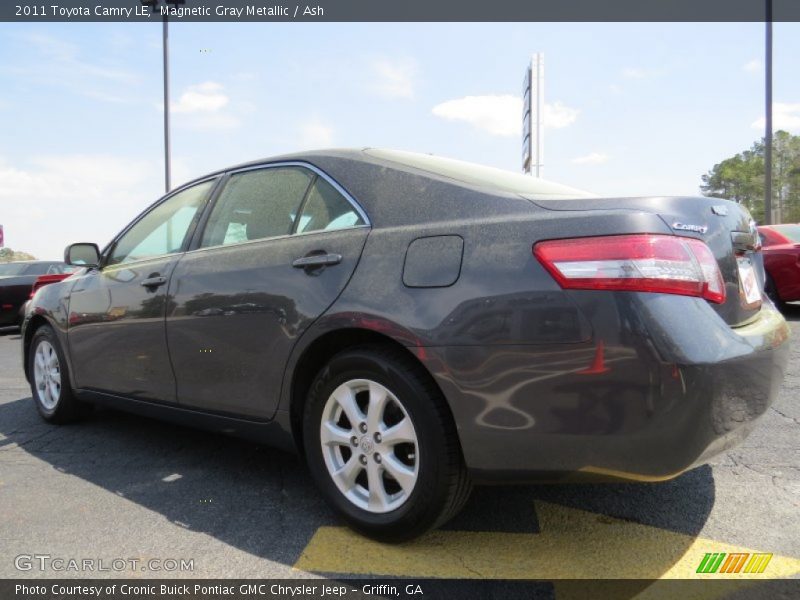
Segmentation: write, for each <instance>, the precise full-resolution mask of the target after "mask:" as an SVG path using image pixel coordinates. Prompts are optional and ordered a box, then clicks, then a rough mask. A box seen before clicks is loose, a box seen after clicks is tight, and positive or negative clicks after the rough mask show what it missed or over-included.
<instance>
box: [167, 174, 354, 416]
mask: <svg viewBox="0 0 800 600" xmlns="http://www.w3.org/2000/svg"><path fill="white" fill-rule="evenodd" d="M368 232H369V226H368V222H367V220H366V217H365V215H364V214H363V212H362V211H361V210H360V208H359V207H358V205H357V204H355V202H354V201H353V200H352V199H350V198H349V197H348V196H347V194H346V193H345V192H344V190H342V189H341V188H340V187H338V186H337V185H336V184H335V182H333V181H332V180H330V179H329V178H328V177H327V176H326V175H324V174H322V173H319V172H318V171H316V170H315V169H313V168H312V167H310V166H308V165H301V164H295V163H291V164H275V165H268V166H263V167H258V168H255V169H247V170H243V171H239V172H234V173H231V174H230V176H229V178H228V180H227V182H226V183H225V185H224V187H223V189H222V191H221V192H220V194H219V195H218V197H217V199H216V201H215V202H214V205H213V207H211V208H210V210H209V211H208V215H207V216H206V219H205V222H204V223H203V225H202V230H199V231H198V233H197V234H196V236H195V238H196V239H195V242H194V243H193V246H194V249H192V250H191V251H189V252H187V253H186V254H185V255H184V256H183V257H182V258H181V260H180V262H179V263H178V265H177V266H176V268H175V272H174V273H173V276H172V281H171V283H170V310H169V313H168V316H167V341H168V344H169V349H170V356H171V359H172V365H173V368H174V372H175V376H176V379H177V390H178V402H179V403H180V404H182V405H185V406H187V407H194V408H200V409H204V410H209V411H215V412H221V413H227V414H235V415H240V416H245V417H249V418H255V419H269V418H271V417H272V415H273V414H274V412H275V409H276V406H277V402H278V398H279V395H280V385H281V380H282V377H283V372H284V367H285V365H286V361H287V360H288V357H289V354H290V352H291V350H292V347H293V346H294V344H295V342H296V340H297V338H298V337H299V336H300V335H301V334H302V333H303V331H305V329H306V328H307V327H308V326H309V325H310V324H311V323H312V322H313V321H314V320H315V319H316V318H317V317H318V316H319V315H320V314H322V313H323V312H324V311H325V310H326V309H327V308H328V307H329V306H330V305H331V304H332V303H333V301H334V300H335V299H336V298H337V297H338V296H339V294H340V293H341V292H342V290H343V289H344V287H345V285H346V284H347V282H348V280H349V279H350V276H351V275H352V273H353V270H354V269H355V266H356V264H357V262H358V260H359V258H360V255H361V250H362V248H363V246H364V242H365V241H366V237H367V235H368Z"/></svg>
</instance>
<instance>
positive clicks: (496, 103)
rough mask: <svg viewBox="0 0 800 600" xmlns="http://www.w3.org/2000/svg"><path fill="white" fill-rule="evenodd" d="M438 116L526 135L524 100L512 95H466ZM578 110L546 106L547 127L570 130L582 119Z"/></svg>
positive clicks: (556, 104)
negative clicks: (523, 120) (573, 124)
mask: <svg viewBox="0 0 800 600" xmlns="http://www.w3.org/2000/svg"><path fill="white" fill-rule="evenodd" d="M432 112H433V114H434V115H436V116H437V117H441V118H443V119H447V120H450V121H466V122H467V123H469V124H470V125H472V126H473V127H475V128H476V129H480V130H482V131H485V132H487V133H490V134H492V135H498V136H506V137H511V136H515V135H520V134H521V132H522V99H521V98H520V97H519V96H512V95H511V94H504V95H487V96H465V97H463V98H457V99H455V100H448V101H446V102H442V103H441V104H437V105H436V106H434V107H433V109H432ZM578 112H579V111H578V109H576V108H571V107H569V106H565V105H564V104H563V103H562V102H554V103H553V104H545V107H544V125H545V127H548V128H551V129H560V128H562V127H567V126H568V125H571V124H572V123H574V122H575V119H577V118H578Z"/></svg>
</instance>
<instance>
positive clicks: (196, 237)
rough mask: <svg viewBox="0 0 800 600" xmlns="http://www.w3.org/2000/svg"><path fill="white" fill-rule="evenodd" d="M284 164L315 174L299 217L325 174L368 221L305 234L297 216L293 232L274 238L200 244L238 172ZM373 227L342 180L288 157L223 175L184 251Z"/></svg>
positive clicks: (326, 178)
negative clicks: (229, 184) (213, 244)
mask: <svg viewBox="0 0 800 600" xmlns="http://www.w3.org/2000/svg"><path fill="white" fill-rule="evenodd" d="M281 167H300V168H303V169H307V170H309V171H311V173H312V174H313V176H312V178H311V182H310V183H309V185H308V188H306V192H305V194H304V195H303V199H302V201H301V202H300V207H299V208H298V212H297V216H298V217H299V216H300V214H301V212H302V208H303V207H304V206H305V203H306V200H307V199H308V195H309V193H310V191H311V188H312V186H313V185H314V182H315V181H316V180H317V178H319V177H321V178H323V179H324V180H325V181H327V182H328V183H329V184H330V185H331V186H332V187H333V188H334V189H335V190H336V191H337V192H339V193H340V194H341V195H342V197H343V198H344V199H345V200H347V202H348V203H350V206H352V207H353V209H354V210H355V211H356V212H357V213H358V215H359V216H360V217H361V219H362V220H363V221H364V223H363V224H361V225H352V226H350V227H341V228H339V229H329V230H325V229H318V230H316V231H304V232H301V233H296V229H297V227H296V225H297V219H295V223H294V224H293V225H292V231H291V233H287V234H283V235H275V236H272V237H265V238H259V239H257V240H243V241H241V242H234V243H232V244H217V245H215V246H201V245H200V243H201V242H202V240H203V235H204V233H205V229H206V227H207V226H208V221H209V219H210V217H211V213H212V212H213V211H214V208H215V207H216V205H217V202H218V201H219V197H220V196H221V195H222V192H223V191H224V190H225V187H226V186H227V185H228V181H229V180H230V178H231V176H233V175H238V174H239V173H246V172H248V171H260V170H263V169H275V168H281ZM371 227H372V222H371V221H370V220H369V217H368V216H367V213H366V211H364V209H363V207H362V206H361V204H359V203H358V201H357V200H356V199H355V198H353V196H352V195H351V194H350V192H348V191H347V190H346V189H344V188H343V187H342V186H341V185H340V184H339V182H338V181H336V180H335V179H334V178H333V177H331V176H330V175H328V174H327V173H326V172H325V171H323V170H322V169H320V168H319V167H317V166H315V165H312V164H311V163H309V162H305V161H301V160H288V161H280V162H269V163H259V164H257V165H248V166H246V167H241V168H238V169H231V170H230V171H226V172H225V173H224V174H223V175H222V177H220V181H219V183H218V184H217V185H216V187H215V188H214V190H213V192H212V193H211V195H210V197H209V200H208V202H207V203H206V206H205V209H204V211H203V214H202V215H201V217H200V220H199V221H198V224H197V227H195V230H194V232H193V234H192V238H191V240H190V242H189V244H188V246H187V248H186V249H185V251H184V252H186V253H189V252H196V251H200V250H212V249H216V248H233V247H238V246H242V245H244V244H257V243H259V242H266V241H270V240H280V239H284V238H292V237H298V236H305V235H315V234H320V233H336V232H339V231H350V230H352V229H364V228H371Z"/></svg>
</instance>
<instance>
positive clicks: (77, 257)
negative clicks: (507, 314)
mask: <svg viewBox="0 0 800 600" xmlns="http://www.w3.org/2000/svg"><path fill="white" fill-rule="evenodd" d="M64 262H65V263H67V264H68V265H74V266H76V267H97V266H98V265H99V264H100V249H99V248H98V247H97V244H90V243H87V242H80V243H78V244H70V245H69V246H67V248H66V250H64Z"/></svg>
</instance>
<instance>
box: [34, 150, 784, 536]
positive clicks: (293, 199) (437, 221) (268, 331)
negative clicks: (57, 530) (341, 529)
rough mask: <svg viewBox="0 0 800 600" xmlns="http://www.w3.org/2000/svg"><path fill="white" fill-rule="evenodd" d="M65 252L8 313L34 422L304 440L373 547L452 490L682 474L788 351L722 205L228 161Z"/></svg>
mask: <svg viewBox="0 0 800 600" xmlns="http://www.w3.org/2000/svg"><path fill="white" fill-rule="evenodd" d="M66 260H67V262H69V263H70V264H73V265H81V266H82V267H83V269H82V270H81V271H80V272H79V273H78V274H76V275H75V276H73V277H71V278H70V279H68V280H66V281H64V282H60V283H55V284H52V285H49V286H47V287H45V288H42V289H41V290H39V291H38V292H37V294H36V296H35V298H34V299H33V301H32V302H31V306H30V307H29V309H28V312H27V314H26V317H25V324H24V332H23V356H24V366H25V374H26V376H27V378H28V380H29V381H30V383H31V389H32V393H33V399H34V403H35V405H36V408H37V409H38V411H39V413H40V414H41V415H42V417H43V418H44V419H46V420H47V421H51V422H54V423H61V422H66V421H70V420H73V419H76V418H79V417H81V416H83V415H84V414H85V413H86V412H87V411H88V409H89V408H90V407H91V406H92V405H93V404H103V405H109V406H112V407H117V408H121V409H125V410H131V411H136V412H139V413H142V414H145V415H152V416H154V417H158V418H164V419H170V420H173V421H179V422H182V423H188V424H191V425H195V426H198V427H203V428H207V429H210V430H212V431H217V432H224V433H228V434H232V435H237V436H244V437H248V438H251V439H255V440H258V441H262V442H265V443H269V444H273V445H276V446H279V447H283V448H286V449H289V450H295V451H298V452H300V453H302V454H303V455H304V457H305V459H306V462H307V464H308V466H309V469H310V471H311V473H312V475H313V477H314V479H315V480H316V482H317V483H318V485H319V487H320V489H321V491H322V493H323V494H324V496H325V497H326V498H327V499H328V500H329V502H330V503H331V504H332V505H333V506H334V507H335V508H336V509H337V510H338V512H339V513H340V514H341V515H342V517H343V518H344V519H345V520H347V521H348V522H349V523H350V524H351V525H352V526H353V527H354V528H355V529H357V530H358V531H360V532H362V533H364V534H366V535H369V536H372V537H375V538H377V539H381V540H386V541H399V540H404V539H409V538H412V537H414V536H417V535H420V534H421V533H423V532H425V531H427V530H428V529H430V528H432V527H436V526H438V525H440V524H442V523H444V522H445V521H446V520H447V519H449V518H450V517H452V516H453V515H454V514H455V513H456V512H457V511H458V510H459V509H460V508H461V506H462V505H463V504H464V502H465V501H466V499H467V497H468V495H469V492H470V489H471V486H472V484H473V483H486V482H495V481H504V482H522V481H532V480H542V479H546V480H598V479H615V480H620V479H624V480H644V481H652V480H662V479H668V478H671V477H675V476H676V475H678V474H680V473H681V472H683V471H685V470H686V469H689V468H691V467H693V466H694V465H697V464H699V463H702V462H703V461H704V460H705V459H706V458H707V457H709V456H711V455H712V454H714V453H717V452H720V451H721V450H722V449H724V448H726V447H728V446H730V445H731V444H734V443H736V442H738V441H740V440H741V439H743V438H744V437H745V436H746V435H747V434H748V433H749V431H750V430H751V429H752V427H753V426H754V424H755V423H756V421H757V418H758V417H759V416H760V415H761V414H762V413H763V412H764V411H765V410H766V409H767V407H768V406H769V404H770V403H771V402H772V400H773V398H774V396H775V394H776V392H777V390H778V388H779V386H780V384H781V380H782V378H783V373H784V369H785V366H786V361H787V358H788V343H787V338H788V328H787V325H786V323H785V322H784V320H783V318H782V317H781V315H780V313H779V312H778V311H776V310H775V308H774V306H773V305H772V303H771V302H770V301H769V300H768V299H767V298H766V297H765V296H764V295H763V283H764V271H763V261H762V257H761V253H760V244H759V239H758V235H757V234H756V231H755V227H754V224H753V222H752V220H751V218H750V215H749V214H748V213H747V211H746V210H745V209H744V208H742V207H740V206H739V205H737V204H735V203H733V202H728V201H725V200H720V199H711V198H687V197H654V198H597V197H594V196H591V195H589V194H586V193H584V192H581V191H578V190H575V189H572V188H568V187H565V186H561V185H558V184H554V183H550V182H546V181H543V180H539V179H534V178H531V177H526V176H522V175H517V174H513V173H508V172H505V171H501V170H497V169H490V168H486V167H481V166H478V165H471V164H467V163H462V162H459V161H453V160H448V159H443V158H437V157H433V156H428V155H418V154H411V153H404V152H395V151H385V150H375V149H365V150H336V151H320V152H309V153H302V154H295V155H290V156H283V157H278V158H273V159H269V160H263V161H258V162H254V163H250V164H245V165H240V166H237V167H233V168H230V169H225V170H221V171H218V172H215V173H212V174H210V175H208V176H206V177H202V178H200V179H197V180H195V181H192V182H190V183H188V184H186V185H184V186H182V187H180V188H179V189H177V190H175V191H173V192H171V193H169V194H168V195H167V196H165V197H164V198H162V199H160V200H158V201H157V202H156V203H155V204H154V205H152V206H151V207H149V208H148V209H147V210H145V211H144V212H143V213H142V214H141V215H140V216H139V217H137V218H136V219H135V220H134V221H133V222H132V223H131V224H130V225H129V226H128V227H127V228H126V229H124V230H123V231H122V232H121V233H120V234H119V235H118V236H116V237H115V238H114V239H113V240H112V241H111V243H109V244H108V245H107V246H106V247H105V249H103V250H102V251H100V250H99V249H98V247H97V246H96V245H94V244H87V243H81V244H73V245H72V246H70V247H68V248H67V250H66Z"/></svg>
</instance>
